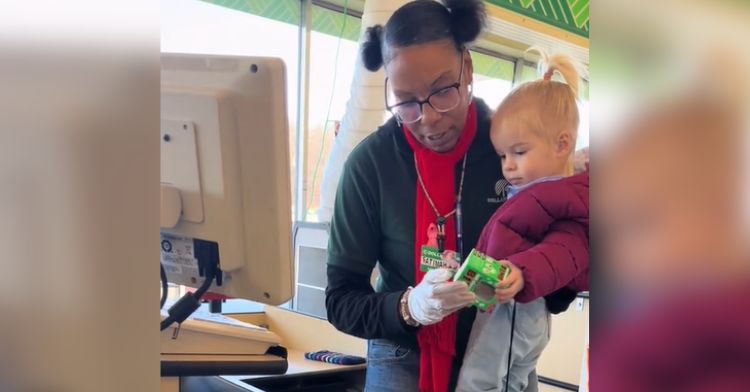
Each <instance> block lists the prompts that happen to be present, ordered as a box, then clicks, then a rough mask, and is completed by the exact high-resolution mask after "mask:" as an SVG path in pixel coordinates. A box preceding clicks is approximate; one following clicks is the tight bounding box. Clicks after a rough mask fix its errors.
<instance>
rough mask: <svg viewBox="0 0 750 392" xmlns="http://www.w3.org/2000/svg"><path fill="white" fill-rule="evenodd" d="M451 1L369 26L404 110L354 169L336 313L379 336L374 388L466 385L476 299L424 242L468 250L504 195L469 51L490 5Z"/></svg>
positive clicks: (331, 267)
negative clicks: (462, 373) (431, 257)
mask: <svg viewBox="0 0 750 392" xmlns="http://www.w3.org/2000/svg"><path fill="white" fill-rule="evenodd" d="M444 4H445V5H443V4H441V3H437V2H434V1H431V0H419V1H414V2H411V3H408V4H406V5H404V6H403V7H401V8H399V9H398V10H397V11H396V12H395V13H394V14H393V15H392V16H391V18H390V19H389V20H388V22H387V23H386V25H385V26H384V27H383V26H379V25H378V26H374V27H372V28H370V29H368V31H367V37H368V39H367V41H366V42H365V43H364V44H363V46H362V55H363V59H364V63H365V66H366V67H367V68H368V69H369V70H371V71H376V70H378V69H379V68H380V67H381V66H384V67H385V72H386V76H387V80H386V106H387V107H388V109H389V110H390V111H391V113H392V114H393V117H392V118H391V119H390V120H388V121H387V122H386V123H385V124H384V125H383V126H381V127H380V128H379V129H378V130H377V132H375V133H374V134H372V135H371V136H369V137H368V138H366V139H365V140H364V141H362V143H361V144H360V145H359V146H358V147H357V148H356V149H355V150H354V151H353V152H352V153H351V155H350V157H349V159H348V160H347V162H346V165H345V167H344V171H343V174H342V177H341V180H340V184H339V188H338V192H337V194H336V202H335V206H334V215H333V219H332V223H331V236H330V243H329V248H328V252H329V253H328V288H327V290H326V308H327V310H328V319H329V320H330V322H331V323H332V324H333V325H334V326H335V327H336V328H338V329H339V330H341V331H344V332H346V333H349V334H351V335H355V336H359V337H362V338H366V339H369V344H368V370H367V381H366V390H368V391H416V390H418V389H419V390H422V391H438V392H443V391H447V390H453V389H454V388H455V385H456V380H457V376H458V371H459V369H460V367H461V364H462V362H463V356H464V352H465V350H466V346H467V342H468V338H469V333H470V331H471V326H472V323H473V321H474V318H475V310H474V308H467V306H468V305H469V304H470V303H471V301H472V299H473V296H472V295H471V294H470V293H469V292H468V289H467V288H466V286H465V285H464V284H461V283H453V282H449V279H450V275H449V273H447V271H446V270H445V269H443V268H438V269H434V270H432V271H430V272H429V273H427V274H425V273H424V272H423V269H422V267H423V266H422V265H421V263H422V261H421V259H422V258H421V257H420V256H421V255H422V252H423V247H424V246H427V247H429V248H431V249H432V250H434V251H442V250H446V249H447V250H457V251H459V253H460V252H461V251H462V250H464V249H465V250H466V252H467V253H468V250H470V249H471V248H473V247H474V245H475V244H476V241H477V239H478V237H479V234H480V232H481V230H482V228H483V226H484V225H485V223H486V222H487V220H488V219H489V217H490V216H491V215H492V213H493V212H494V211H495V209H497V207H498V206H499V205H500V203H502V201H503V198H504V196H503V197H501V195H504V192H503V184H505V182H504V181H503V179H502V174H501V172H500V161H499V159H498V157H497V155H496V154H495V151H494V150H493V148H492V144H491V143H490V140H489V128H490V120H489V118H490V117H489V110H488V108H487V106H486V105H485V104H484V102H482V101H481V100H478V99H473V97H472V93H471V91H472V88H471V86H472V81H473V79H472V71H473V69H472V61H471V57H470V55H469V52H468V50H467V48H466V45H467V44H468V43H470V42H472V41H474V40H475V39H476V38H477V36H478V35H479V33H480V32H481V29H482V26H483V24H484V18H485V14H484V8H483V6H482V2H481V1H465V0H464V1H455V0H454V1H444ZM457 223H459V224H458V225H457ZM435 248H436V249H435ZM428 253H429V249H428ZM433 254H434V253H433ZM376 263H377V264H378V265H379V271H380V278H379V280H378V284H377V288H376V290H375V291H373V289H372V287H371V286H370V276H371V273H372V270H373V268H375V265H376ZM415 285H416V287H414V288H413V289H412V288H411V287H412V286H415ZM459 310H460V311H459Z"/></svg>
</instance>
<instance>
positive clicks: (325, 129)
mask: <svg viewBox="0 0 750 392" xmlns="http://www.w3.org/2000/svg"><path fill="white" fill-rule="evenodd" d="M348 11H349V0H344V14H343V15H344V23H342V24H341V32H340V33H339V38H338V41H337V42H336V55H335V56H334V63H333V86H331V97H330V98H329V100H328V110H327V111H326V121H325V123H324V124H323V138H322V141H321V146H320V152H319V153H318V159H317V161H316V162H315V170H313V177H312V183H311V184H310V198H309V202H308V206H310V205H312V202H313V198H314V197H313V196H314V195H315V179H316V178H317V177H318V170H319V169H320V162H321V161H322V160H323V150H325V143H326V135H327V134H328V123H329V122H330V117H331V106H333V96H334V95H335V94H336V79H337V76H338V69H339V49H340V48H341V38H342V37H343V36H344V29H345V28H346V18H347V17H349V15H348ZM305 216H307V211H305Z"/></svg>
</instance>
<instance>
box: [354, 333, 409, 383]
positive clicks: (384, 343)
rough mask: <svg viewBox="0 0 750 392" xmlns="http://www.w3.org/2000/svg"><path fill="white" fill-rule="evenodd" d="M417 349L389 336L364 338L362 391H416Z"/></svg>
mask: <svg viewBox="0 0 750 392" xmlns="http://www.w3.org/2000/svg"><path fill="white" fill-rule="evenodd" d="M418 390H419V352H418V351H417V350H412V349H409V348H406V347H402V346H399V345H398V344H397V343H394V342H392V341H390V340H385V339H373V340H370V341H368V342H367V376H366V380H365V392H418Z"/></svg>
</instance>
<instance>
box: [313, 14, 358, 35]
mask: <svg viewBox="0 0 750 392" xmlns="http://www.w3.org/2000/svg"><path fill="white" fill-rule="evenodd" d="M342 27H343V29H344V33H343V35H342V38H344V39H348V40H349V41H359V32H360V30H361V29H362V20H361V19H359V18H357V17H354V16H350V15H344V14H342V13H340V12H336V11H331V10H329V9H326V8H321V7H313V10H312V29H313V31H317V32H319V33H324V34H329V35H332V36H334V37H338V36H339V34H341V28H342Z"/></svg>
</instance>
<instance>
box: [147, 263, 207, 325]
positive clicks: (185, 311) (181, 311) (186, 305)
mask: <svg viewBox="0 0 750 392" xmlns="http://www.w3.org/2000/svg"><path fill="white" fill-rule="evenodd" d="M214 278H216V270H214V269H209V270H208V272H207V273H206V279H204V280H203V283H202V284H201V287H199V288H198V290H195V292H194V293H187V294H185V295H183V296H182V298H180V300H179V301H177V302H176V303H175V304H174V305H172V307H170V308H169V316H167V318H165V319H164V320H162V321H161V324H160V331H163V330H165V329H167V328H169V326H170V325H172V324H173V323H181V322H183V321H185V319H187V318H188V317H190V315H191V314H193V312H195V311H196V309H198V308H199V307H200V301H201V297H202V296H203V294H205V293H206V291H208V288H209V287H211V284H212V283H213V281H214Z"/></svg>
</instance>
